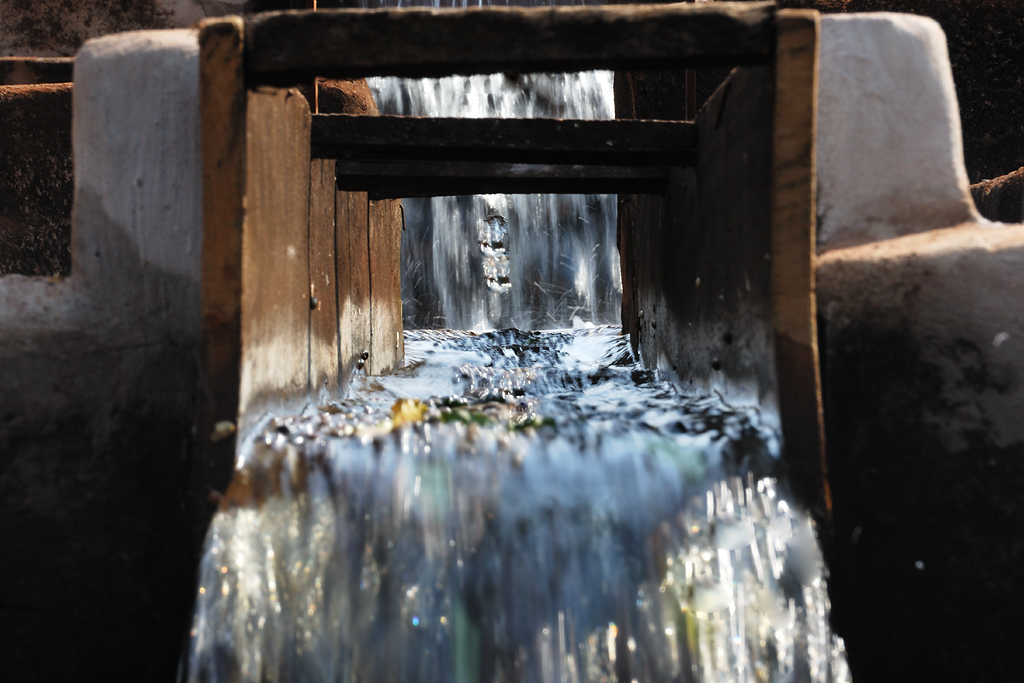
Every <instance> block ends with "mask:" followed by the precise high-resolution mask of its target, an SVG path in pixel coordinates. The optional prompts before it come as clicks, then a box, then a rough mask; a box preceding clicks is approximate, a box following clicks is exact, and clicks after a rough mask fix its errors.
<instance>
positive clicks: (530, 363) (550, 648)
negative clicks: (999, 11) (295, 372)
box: [188, 328, 849, 683]
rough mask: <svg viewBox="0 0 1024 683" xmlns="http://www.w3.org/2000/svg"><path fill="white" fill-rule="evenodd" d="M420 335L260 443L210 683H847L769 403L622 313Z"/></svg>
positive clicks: (207, 628) (236, 502)
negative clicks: (782, 475) (388, 361)
mask: <svg viewBox="0 0 1024 683" xmlns="http://www.w3.org/2000/svg"><path fill="white" fill-rule="evenodd" d="M406 351H407V354H408V363H407V365H406V367H405V368H404V369H403V370H402V371H400V372H398V373H396V374H394V375H391V376H385V377H363V378H360V379H359V381H358V386H357V391H356V392H355V394H354V396H356V398H354V399H352V400H347V401H343V402H340V403H337V404H334V405H332V406H331V407H330V409H329V410H326V411H323V412H314V413H311V414H308V415H306V416H303V417H291V418H279V419H277V420H275V421H274V422H273V423H271V424H270V425H269V426H268V428H267V430H266V432H265V433H264V434H263V435H262V436H260V437H259V439H258V440H257V443H256V444H254V445H252V447H251V449H249V450H247V451H246V453H245V456H246V457H245V458H244V459H243V460H242V462H241V464H240V467H239V471H238V472H237V473H236V477H235V480H234V482H233V484H232V488H231V490H230V491H229V493H228V495H227V497H226V499H225V502H224V504H223V505H222V507H221V510H220V511H219V512H218V513H217V515H216V517H215V519H214V520H213V523H212V526H211V529H210V532H209V536H208V539H207V548H206V553H205V556H204V558H203V561H202V565H201V576H200V587H199V595H198V597H197V607H196V613H195V621H194V626H193V629H192V636H191V641H190V650H189V668H188V679H189V680H190V681H365V682H374V683H378V682H394V683H399V682H401V683H420V682H427V681H430V682H433V681H445V682H448V681H451V682H457V683H462V682H481V683H483V682H487V683H490V682H492V681H504V682H508V683H512V682H513V681H537V682H543V683H556V682H557V683H562V682H579V681H587V682H593V683H598V682H605V681H621V682H623V683H628V682H630V681H638V682H644V681H646V682H650V683H663V682H667V681H815V682H817V681H821V682H827V681H844V680H848V678H849V675H848V671H847V669H846V664H845V659H844V656H843V648H842V642H841V640H839V639H837V638H836V637H834V636H833V635H832V634H831V632H830V630H829V626H828V598H827V594H826V588H825V579H824V575H823V567H822V561H821V555H820V552H819V550H818V548H817V545H816V542H815V540H814V535H813V531H812V528H811V525H810V522H809V521H808V520H807V518H806V517H805V516H804V515H803V514H802V513H800V512H798V511H797V510H795V509H794V508H793V507H791V506H790V505H789V504H788V503H787V501H786V498H785V496H784V495H783V493H782V492H781V491H780V489H779V486H778V485H777V484H776V483H775V481H774V479H772V477H771V475H772V473H773V472H774V467H775V464H776V461H777V456H778V446H777V442H776V440H775V437H774V434H773V433H772V432H771V431H770V430H768V429H766V428H765V427H763V426H761V425H760V423H759V420H758V414H757V412H756V411H751V410H748V411H736V410H731V409H729V408H728V407H726V406H724V405H723V404H721V403H720V402H718V401H717V400H712V399H705V400H692V399H686V398H683V397H682V396H680V395H679V394H678V393H677V392H676V390H675V389H674V388H673V387H672V386H671V385H670V384H668V383H664V382H660V381H657V380H656V379H655V378H654V377H653V376H652V375H651V374H650V373H648V372H646V371H644V370H642V369H641V368H640V367H639V366H638V365H637V364H635V363H634V361H633V358H632V355H631V353H630V351H629V346H628V341H627V339H626V338H625V337H624V336H622V335H620V334H618V333H617V331H616V330H613V329H611V328H597V329H578V330H575V331H565V332H555V333H535V332H518V331H514V330H505V331H501V332H491V333H486V334H483V335H474V334H472V333H454V332H443V331H436V332H432V331H421V332H410V333H407V338H406Z"/></svg>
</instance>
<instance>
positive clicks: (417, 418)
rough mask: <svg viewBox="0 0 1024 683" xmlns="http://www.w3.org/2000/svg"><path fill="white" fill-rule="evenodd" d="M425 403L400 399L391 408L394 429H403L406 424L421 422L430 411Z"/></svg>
mask: <svg viewBox="0 0 1024 683" xmlns="http://www.w3.org/2000/svg"><path fill="white" fill-rule="evenodd" d="M429 408H430V406H428V405H427V404H426V403H424V402H423V401H420V400H419V399H416V398H400V399H398V400H397V401H395V403H394V405H392V406H391V422H392V425H393V426H394V427H396V428H397V427H401V426H402V425H403V424H405V423H406V422H409V423H413V422H421V421H422V420H423V416H424V415H426V414H427V410H429Z"/></svg>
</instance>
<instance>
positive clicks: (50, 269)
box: [0, 83, 72, 275]
mask: <svg viewBox="0 0 1024 683" xmlns="http://www.w3.org/2000/svg"><path fill="white" fill-rule="evenodd" d="M0 111H2V112H3V121H4V125H3V126H2V127H0V275H7V274H10V273H19V274H21V275H68V274H70V272H71V197H72V169H71V85H70V84H68V83H65V84H57V85H9V86H5V85H0Z"/></svg>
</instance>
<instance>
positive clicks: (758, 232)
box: [623, 67, 777, 424]
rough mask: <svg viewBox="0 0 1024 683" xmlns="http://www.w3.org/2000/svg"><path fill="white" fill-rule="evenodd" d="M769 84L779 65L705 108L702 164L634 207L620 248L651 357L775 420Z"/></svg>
mask: <svg viewBox="0 0 1024 683" xmlns="http://www.w3.org/2000/svg"><path fill="white" fill-rule="evenodd" d="M773 86H774V83H773V72H772V69H771V67H742V68H739V69H737V70H736V71H734V72H733V73H732V75H731V76H730V78H729V79H728V81H726V83H725V84H724V85H723V86H722V87H721V88H720V89H719V90H718V91H717V92H716V93H715V95H714V96H713V97H712V98H711V100H710V101H709V102H708V103H707V105H705V107H704V108H702V109H701V111H700V112H699V113H698V116H697V126H698V131H699V136H700V140H699V142H698V148H699V150H700V152H699V159H698V163H697V166H696V168H692V169H682V170H680V171H679V172H676V173H673V174H672V176H671V178H670V180H669V185H668V189H667V191H666V193H665V197H664V200H663V201H662V202H660V208H661V209H662V211H663V213H662V215H660V216H659V215H655V214H653V210H654V209H655V208H657V207H658V203H644V204H642V205H641V206H638V207H637V209H635V210H631V215H632V216H633V222H632V223H631V224H630V225H629V226H627V227H630V230H629V231H628V232H627V234H626V235H624V237H625V238H626V239H628V240H629V244H627V245H626V246H627V248H626V249H624V250H623V254H624V255H625V257H624V258H627V259H631V260H629V261H624V265H623V282H624V283H627V282H628V290H629V291H630V292H631V299H632V300H631V301H630V302H629V303H630V307H631V309H632V310H633V311H635V313H633V315H634V320H633V321H627V320H625V319H624V321H623V322H624V324H625V323H627V322H632V323H633V324H632V327H633V329H635V330H637V339H638V341H639V349H640V351H641V353H642V357H643V360H644V363H645V364H646V365H647V366H648V367H657V368H659V369H660V370H661V371H662V372H664V373H665V374H666V376H669V377H674V378H675V380H676V382H677V384H678V385H679V386H680V387H681V388H682V389H683V390H684V391H685V392H687V393H690V394H694V395H703V396H708V395H713V394H717V395H719V396H721V397H722V398H723V399H725V400H726V401H728V402H730V403H732V404H734V405H751V406H753V405H760V406H761V412H762V415H763V416H764V419H765V421H766V422H767V423H769V424H771V423H772V422H773V419H772V416H773V415H774V414H775V413H776V408H777V403H776V394H777V383H776V375H775V362H774V357H775V356H774V351H773V328H772V308H771V267H772V261H771V196H772V195H771V187H772V181H771V173H772V128H771V121H772V111H773V110H772V106H773V102H774V99H773V92H774V87H773ZM680 94H681V93H680ZM626 289H627V287H626V285H625V284H624V290H626ZM624 310H625V309H624ZM624 315H625V314H624Z"/></svg>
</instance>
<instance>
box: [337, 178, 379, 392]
mask: <svg viewBox="0 0 1024 683" xmlns="http://www.w3.org/2000/svg"><path fill="white" fill-rule="evenodd" d="M368 204H369V202H368V200H367V196H366V193H365V192H340V191H339V192H337V194H336V195H335V199H334V206H335V222H336V226H337V227H336V230H337V232H336V235H337V242H336V244H337V252H336V257H337V268H338V280H337V283H338V348H339V351H338V356H339V359H340V361H339V362H340V365H341V386H342V387H347V386H348V384H349V382H350V381H351V379H352V375H353V373H354V372H356V371H357V370H361V369H363V368H364V367H365V364H366V360H367V359H368V358H369V355H370V317H371V311H370V246H369V232H368V230H369V227H368V226H369V219H368V217H367V209H368Z"/></svg>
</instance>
